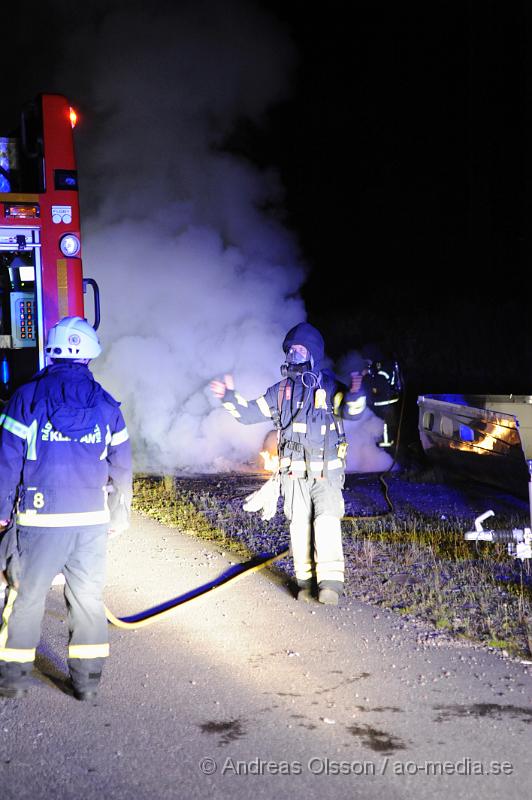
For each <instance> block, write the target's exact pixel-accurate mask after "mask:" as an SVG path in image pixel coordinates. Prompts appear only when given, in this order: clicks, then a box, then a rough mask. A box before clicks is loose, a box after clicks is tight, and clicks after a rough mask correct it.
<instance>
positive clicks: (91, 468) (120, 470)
mask: <svg viewBox="0 0 532 800" xmlns="http://www.w3.org/2000/svg"><path fill="white" fill-rule="evenodd" d="M100 352H101V346H100V342H99V340H98V336H97V334H96V332H95V331H94V329H93V328H91V326H90V325H89V324H88V323H87V322H86V320H84V319H82V318H81V317H65V318H64V319H62V320H61V321H60V322H58V323H57V324H56V325H54V327H53V328H51V330H50V332H49V334H48V338H47V341H46V355H47V356H48V357H49V358H50V359H51V362H52V363H51V365H49V366H47V367H45V368H44V369H43V370H41V371H40V372H38V373H37V374H36V375H34V377H33V378H32V379H31V380H30V381H29V382H28V383H26V384H24V385H23V386H21V387H20V388H19V389H18V390H17V391H16V392H15V393H14V395H13V396H12V398H11V400H10V401H9V403H8V404H7V405H6V406H5V408H4V409H3V413H2V415H1V416H0V487H1V489H0V526H2V527H3V528H4V536H3V537H2V538H1V542H0V573H1V571H2V570H5V573H4V574H5V576H6V579H7V582H8V587H7V590H6V602H5V607H4V613H3V617H2V623H1V626H0V693H1V694H3V695H4V696H7V697H22V696H23V695H25V694H26V693H27V687H28V684H29V680H30V678H29V676H30V673H31V670H32V665H33V662H34V659H35V649H36V646H37V644H38V642H39V638H40V626H41V621H42V617H43V613H44V605H45V599H46V594H47V592H48V589H49V588H50V585H51V583H52V580H53V578H54V576H56V575H57V574H58V573H62V574H63V575H64V579H65V589H64V593H65V601H66V605H67V612H68V623H69V634H70V635H69V644H68V667H69V672H70V678H71V683H72V689H73V693H74V696H75V697H76V698H77V699H78V700H91V699H92V698H94V697H95V696H96V693H97V687H98V683H99V681H100V677H101V672H102V667H103V663H104V660H105V658H106V657H107V656H108V654H109V644H108V638H107V620H106V616H105V609H104V605H103V601H102V590H103V586H104V581H105V560H106V545H107V537H108V533H109V532H110V531H113V532H119V531H120V530H125V529H126V528H127V527H128V524H129V510H130V504H131V495H132V490H131V478H132V475H131V448H130V442H129V438H128V432H127V428H126V425H125V423H124V419H123V417H122V413H121V411H120V408H119V403H118V402H117V401H116V400H114V399H113V398H112V397H111V395H109V394H108V393H107V392H106V391H104V389H103V388H102V387H101V386H100V385H99V384H98V383H97V382H96V381H95V380H94V378H93V376H92V373H91V372H90V370H89V368H88V364H89V362H90V360H91V359H93V358H96V357H97V356H98V355H99V354H100ZM9 526H11V527H9ZM2 553H3V556H2Z"/></svg>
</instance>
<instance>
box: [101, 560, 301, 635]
mask: <svg viewBox="0 0 532 800" xmlns="http://www.w3.org/2000/svg"><path fill="white" fill-rule="evenodd" d="M289 552H290V550H289V548H288V547H287V548H285V549H284V550H281V551H279V552H278V553H274V554H273V555H272V554H271V553H262V554H260V555H258V556H254V557H253V558H251V559H249V561H244V562H243V563H242V564H237V565H235V566H234V567H233V568H232V569H230V570H227V571H226V572H224V573H222V575H220V576H219V577H218V578H215V579H214V580H213V581H209V582H208V583H204V584H202V585H201V586H198V587H196V588H195V589H192V590H191V591H189V592H185V594H182V595H179V596H178V597H174V598H172V599H171V600H167V601H165V602H164V603H161V604H160V605H158V606H153V607H152V608H148V609H146V610H145V611H141V612H139V613H138V614H132V615H131V616H128V617H116V616H115V615H114V614H113V613H112V611H109V609H108V608H107V606H106V607H105V614H106V617H107V620H108V621H109V622H110V623H111V625H114V626H115V627H117V628H123V629H125V630H136V629H138V628H144V627H146V625H151V624H152V623H153V622H160V621H161V620H162V619H166V618H167V617H169V616H171V615H172V614H173V613H174V612H175V611H177V609H178V608H180V607H181V606H183V605H185V604H186V603H190V602H192V600H196V599H197V598H199V597H204V596H205V595H207V594H209V593H210V592H214V591H216V590H219V589H222V588H223V587H225V586H228V585H229V584H233V583H235V582H236V581H237V580H239V579H240V578H244V577H245V576H246V575H251V573H252V572H258V571H259V570H261V569H264V567H267V566H268V564H272V563H273V562H274V561H278V560H279V559H281V558H285V557H286V556H287V555H288V554H289Z"/></svg>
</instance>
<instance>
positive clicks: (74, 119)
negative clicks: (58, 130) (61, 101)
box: [69, 106, 78, 128]
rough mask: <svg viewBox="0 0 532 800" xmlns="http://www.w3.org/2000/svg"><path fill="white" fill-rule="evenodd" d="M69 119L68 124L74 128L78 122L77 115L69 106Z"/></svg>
mask: <svg viewBox="0 0 532 800" xmlns="http://www.w3.org/2000/svg"><path fill="white" fill-rule="evenodd" d="M69 117H70V124H71V125H72V127H73V128H75V127H76V122H77V121H78V115H77V114H76V112H75V111H74V109H73V108H72V106H70V109H69Z"/></svg>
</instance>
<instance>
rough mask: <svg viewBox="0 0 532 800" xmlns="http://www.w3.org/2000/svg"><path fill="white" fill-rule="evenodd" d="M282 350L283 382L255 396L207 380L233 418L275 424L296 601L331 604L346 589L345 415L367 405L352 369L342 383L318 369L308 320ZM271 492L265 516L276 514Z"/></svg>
mask: <svg viewBox="0 0 532 800" xmlns="http://www.w3.org/2000/svg"><path fill="white" fill-rule="evenodd" d="M283 350H284V353H285V357H286V361H285V363H284V364H283V365H282V367H281V374H282V375H283V378H282V380H281V381H279V382H278V383H276V384H274V385H273V386H270V387H269V389H267V391H266V392H265V393H264V394H263V395H261V396H260V397H258V398H257V399H256V400H246V399H245V398H244V397H242V396H241V395H240V394H239V393H238V392H236V391H235V390H234V387H233V381H232V378H231V376H230V375H226V376H225V380H224V381H220V380H214V381H211V384H210V388H211V391H212V393H213V394H214V395H215V397H217V398H219V399H220V400H222V403H223V406H224V408H225V409H226V410H227V411H228V412H229V413H230V414H232V416H234V417H235V419H237V420H238V422H242V423H244V424H251V423H256V422H264V421H265V420H266V419H271V420H272V422H273V423H274V425H275V427H276V429H277V431H278V450H279V453H278V454H279V470H280V475H279V479H280V489H281V493H282V496H283V498H284V513H285V515H286V517H287V519H288V520H289V522H290V540H291V551H292V556H293V559H294V570H295V575H296V580H297V584H298V587H299V591H298V599H299V600H305V601H310V600H312V598H313V597H314V595H315V593H316V591H317V597H318V600H319V601H320V602H321V603H326V604H329V605H336V604H337V603H338V598H339V596H340V595H341V594H342V591H343V586H344V556H343V548H342V535H341V519H342V517H343V515H344V499H343V494H342V489H343V486H344V478H345V455H346V449H347V444H346V439H345V434H344V427H343V420H344V418H346V419H355V418H357V417H358V416H359V415H360V414H361V413H362V412H363V411H364V409H365V407H366V403H365V396H364V395H363V393H361V391H360V384H361V380H362V376H360V375H356V374H353V376H352V384H351V386H350V387H349V388H348V387H347V386H345V385H344V384H343V383H341V382H340V381H339V380H338V379H337V378H336V376H335V375H333V373H332V372H330V371H328V370H325V369H324V370H321V369H320V362H321V361H322V359H323V356H324V342H323V338H322V336H321V334H320V332H319V331H318V330H317V329H316V328H314V327H313V326H312V325H310V324H309V323H306V322H303V323H300V324H299V325H296V326H295V327H294V328H292V329H291V330H290V331H289V332H288V333H287V335H286V337H285V339H284V342H283ZM257 495H259V493H257ZM259 496H260V495H259ZM277 496H278V495H276V496H275V497H274V500H275V502H274V503H273V506H271V502H270V506H271V508H270V512H269V513H268V514H267V515H266V516H265V515H264V514H263V518H264V519H268V518H270V517H271V516H273V514H274V513H275V510H276V500H277ZM259 505H260V504H259ZM245 507H246V506H245ZM246 510H259V506H253V504H252V503H248V506H247V509H246Z"/></svg>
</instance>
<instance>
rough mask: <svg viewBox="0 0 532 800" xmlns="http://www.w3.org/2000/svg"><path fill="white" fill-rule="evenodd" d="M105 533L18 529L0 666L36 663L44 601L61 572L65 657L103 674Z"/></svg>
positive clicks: (103, 529)
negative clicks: (66, 630) (66, 637)
mask: <svg viewBox="0 0 532 800" xmlns="http://www.w3.org/2000/svg"><path fill="white" fill-rule="evenodd" d="M107 528H108V526H107V525H88V526H85V527H77V528H26V527H20V528H18V530H17V552H16V553H15V555H14V556H13V557H12V558H11V559H10V561H9V563H8V567H7V577H8V580H9V584H10V589H9V592H8V598H7V603H6V608H5V609H4V614H3V617H2V625H1V627H0V661H5V662H18V663H28V662H31V661H33V660H34V657H35V648H36V647H37V644H38V642H39V639H40V635H41V630H40V629H41V622H42V618H43V615H44V607H45V601H46V595H47V593H48V590H49V589H50V586H51V583H52V580H53V578H54V577H55V576H56V575H57V574H58V573H60V572H62V573H63V574H64V576H65V590H64V591H65V601H66V605H67V615H68V625H69V631H70V641H69V653H68V657H69V659H72V660H74V661H75V662H76V663H77V664H78V665H79V664H80V663H82V664H84V665H86V669H85V667H83V669H85V671H89V670H90V671H91V672H94V671H97V670H98V669H100V670H101V659H102V658H104V657H105V656H107V655H108V652H109V645H108V638H107V633H108V629H107V620H106V617H105V609H104V605H103V600H102V592H103V587H104V584H105V561H106V550H107ZM15 587H16V590H15Z"/></svg>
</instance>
